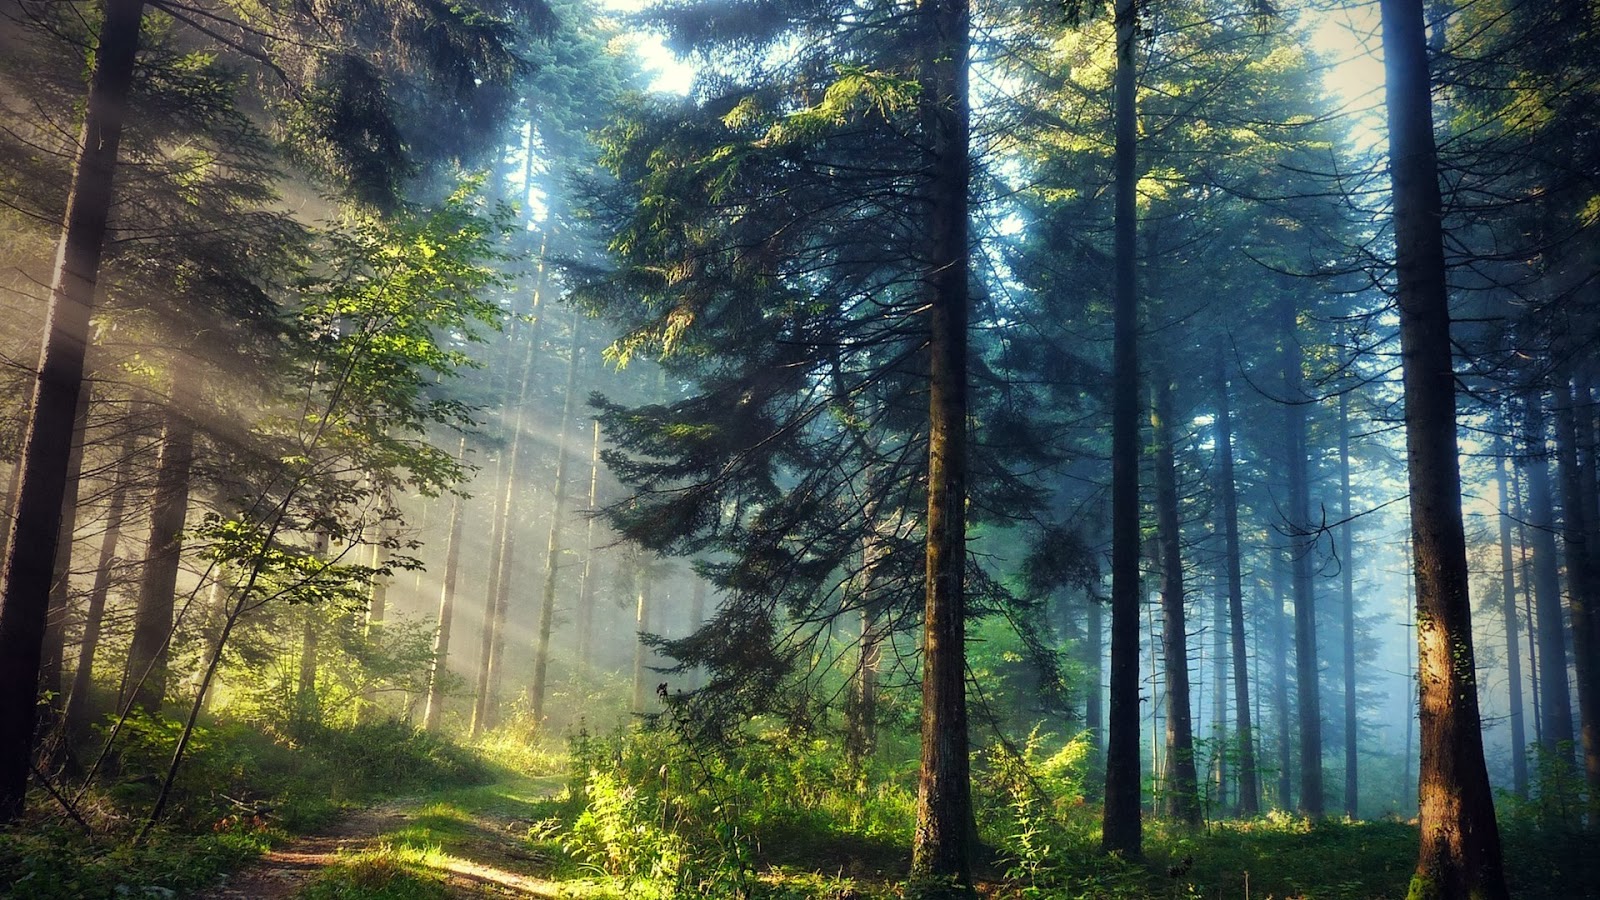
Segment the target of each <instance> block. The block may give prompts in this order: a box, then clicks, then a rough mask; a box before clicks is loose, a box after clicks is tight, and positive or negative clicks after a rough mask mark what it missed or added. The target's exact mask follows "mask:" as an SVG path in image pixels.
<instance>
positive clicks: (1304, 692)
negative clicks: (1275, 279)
mask: <svg viewBox="0 0 1600 900" xmlns="http://www.w3.org/2000/svg"><path fill="white" fill-rule="evenodd" d="M1280 310H1281V313H1282V316H1283V321H1282V324H1283V387H1284V400H1285V402H1287V403H1288V405H1287V406H1286V407H1285V408H1284V418H1285V422H1284V435H1285V437H1286V438H1287V440H1288V448H1287V449H1288V456H1287V459H1285V462H1286V463H1287V464H1288V469H1289V560H1290V566H1291V569H1292V572H1293V584H1294V678H1295V711H1296V713H1297V714H1298V715H1297V718H1298V720H1299V724H1300V803H1299V805H1298V807H1297V808H1298V809H1299V811H1300V813H1301V814H1302V815H1307V816H1320V815H1322V811H1323V801H1322V691H1321V684H1320V675H1319V672H1318V666H1317V610H1316V590H1315V586H1314V584H1313V583H1312V578H1311V554H1312V553H1313V552H1314V551H1315V549H1316V544H1315V532H1314V531H1313V530H1312V526H1311V496H1310V494H1311V491H1310V486H1309V484H1308V481H1309V472H1308V471H1307V465H1308V464H1307V461H1306V398H1305V391H1304V388H1303V387H1302V384H1301V382H1302V374H1301V360H1302V357H1303V353H1302V351H1301V348H1300V336H1299V327H1298V324H1297V322H1296V321H1295V319H1296V315H1297V313H1298V309H1297V306H1296V304H1295V303H1294V300H1293V297H1292V295H1290V296H1286V297H1285V298H1284V300H1283V303H1282V306H1281V307H1280Z"/></svg>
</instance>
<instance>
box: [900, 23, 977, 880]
mask: <svg viewBox="0 0 1600 900" xmlns="http://www.w3.org/2000/svg"><path fill="white" fill-rule="evenodd" d="M918 11H919V13H920V16H919V18H920V19H921V27H922V28H923V29H924V32H923V39H924V41H925V42H926V43H925V46H924V48H923V49H924V51H925V55H924V56H923V57H922V59H921V65H922V67H923V72H924V78H923V82H922V94H921V95H920V97H921V102H920V106H921V113H922V122H923V126H924V129H925V132H924V139H925V140H926V141H927V148H928V151H927V152H928V172H927V176H926V184H925V188H926V197H927V199H928V201H929V202H928V207H927V209H928V216H927V226H928V231H927V234H928V251H929V253H928V256H927V257H926V258H925V260H924V263H925V266H926V268H925V269H924V272H923V276H922V277H923V279H924V281H923V284H924V286H925V288H926V289H927V292H928V293H927V303H928V518H927V569H926V572H925V576H924V577H925V581H924V590H925V594H924V597H925V603H924V608H923V633H922V766H921V771H920V773H919V775H918V779H917V812H916V829H915V832H914V835H913V837H912V844H911V875H912V877H913V879H916V880H918V881H921V882H924V883H928V882H930V881H936V882H939V883H941V884H944V885H949V887H950V889H949V890H948V891H942V892H946V893H954V894H960V895H970V894H971V893H972V887H971V881H972V875H971V855H972V849H973V848H972V841H973V838H974V836H975V835H976V834H977V826H976V824H975V822H974V819H973V812H972V785H971V780H970V778H969V767H970V761H969V759H968V752H969V748H968V742H967V696H966V592H965V588H966V584H965V581H966V559H967V524H966V500H967V320H968V316H969V310H968V306H969V304H970V299H969V297H968V296H967V290H968V284H967V279H968V261H967V252H968V247H967V244H968V223H967V215H968V213H967V190H968V180H969V177H970V171H969V170H970V168H971V160H970V159H969V155H968V154H969V152H970V151H969V146H970V144H969V131H968V129H969V121H968V112H969V110H968V105H967V50H968V45H969V42H970V36H969V34H968V28H969V10H968V6H967V0H922V2H921V3H920V4H919V9H918Z"/></svg>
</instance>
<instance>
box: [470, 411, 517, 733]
mask: <svg viewBox="0 0 1600 900" xmlns="http://www.w3.org/2000/svg"><path fill="white" fill-rule="evenodd" d="M504 424H505V423H504V419H503V417H502V421H501V425H502V427H503V426H504ZM507 449H509V448H507ZM506 456H507V454H506V450H505V449H502V450H501V451H500V453H499V455H498V456H497V458H496V459H495V465H494V467H495V478H494V485H495V492H494V505H493V507H492V508H491V509H490V511H489V584H488V588H487V589H486V590H485V591H484V592H483V623H482V625H481V627H480V628H479V630H478V667H477V678H476V680H475V681H474V689H473V692H472V723H471V724H470V725H469V726H468V732H469V733H470V734H471V736H472V738H473V739H477V738H478V737H479V736H480V735H482V734H483V730H484V727H485V726H486V725H487V724H488V723H487V719H488V711H489V666H490V663H491V662H492V661H493V659H494V639H495V632H496V621H495V613H496V612H497V611H498V607H499V605H500V602H499V601H500V554H501V551H502V550H504V548H505V541H504V540H502V538H501V535H500V529H501V527H502V525H509V524H510V522H509V519H510V515H509V508H510V505H511V498H510V496H509V495H510V491H509V490H508V487H509V485H510V481H511V463H510V460H508V459H506Z"/></svg>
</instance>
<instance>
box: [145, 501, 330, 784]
mask: <svg viewBox="0 0 1600 900" xmlns="http://www.w3.org/2000/svg"><path fill="white" fill-rule="evenodd" d="M330 544H331V541H330V540H329V538H328V535H327V534H326V533H318V534H317V536H316V537H315V538H314V544H313V546H312V553H314V554H316V557H317V558H318V559H327V558H328V552H329V549H330ZM254 577H255V575H254V573H252V574H251V578H252V579H254ZM235 609H237V607H235ZM317 613H318V609H317V607H315V606H310V605H308V606H306V607H305V608H304V614H305V617H304V619H303V620H302V622H301V627H300V672H299V678H298V680H297V681H296V683H295V719H296V721H297V722H298V723H299V725H300V727H301V728H304V729H308V730H309V728H310V726H312V725H316V724H318V723H320V722H321V721H322V701H321V699H320V698H319V697H318V696H317V669H318V668H319V667H320V666H321V664H322V630H321V627H320V626H321V625H322V623H321V622H319V621H317V619H318V618H319V616H318V615H317ZM217 646H218V652H221V644H220V643H219V644H218V645H217ZM208 674H209V675H215V669H212V671H211V672H209V673H208ZM173 759H174V765H176V760H178V759H180V756H178V755H174V757H173Z"/></svg>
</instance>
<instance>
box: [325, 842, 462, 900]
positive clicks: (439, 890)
mask: <svg viewBox="0 0 1600 900" xmlns="http://www.w3.org/2000/svg"><path fill="white" fill-rule="evenodd" d="M448 860H449V858H448V857H447V856H446V855H444V854H443V853H442V852H440V851H439V850H438V849H437V848H420V849H419V848H416V847H406V846H395V845H392V844H389V843H383V844H380V845H379V846H377V847H375V848H373V849H371V850H364V851H362V852H360V853H354V854H348V855H342V856H341V857H340V858H339V860H338V861H336V862H334V863H333V864H332V865H330V866H328V867H327V868H325V869H323V870H322V871H321V872H320V873H318V874H317V877H316V878H315V879H313V880H312V882H311V883H310V884H308V885H307V886H306V887H305V889H304V890H302V891H301V892H300V897H301V898H303V900H444V898H446V897H448V896H449V891H448V889H447V888H446V886H445V874H444V873H445V872H447V871H448V870H449V865H448Z"/></svg>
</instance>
